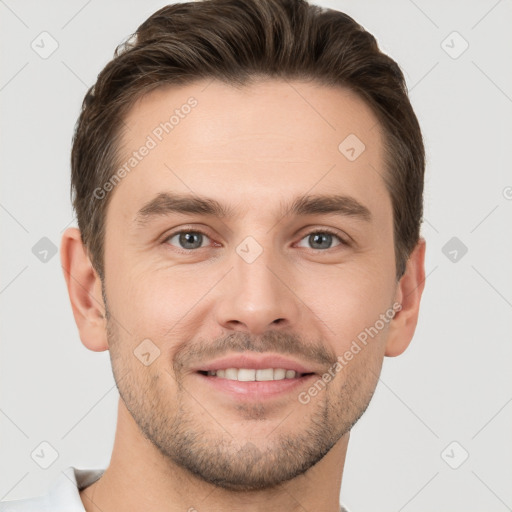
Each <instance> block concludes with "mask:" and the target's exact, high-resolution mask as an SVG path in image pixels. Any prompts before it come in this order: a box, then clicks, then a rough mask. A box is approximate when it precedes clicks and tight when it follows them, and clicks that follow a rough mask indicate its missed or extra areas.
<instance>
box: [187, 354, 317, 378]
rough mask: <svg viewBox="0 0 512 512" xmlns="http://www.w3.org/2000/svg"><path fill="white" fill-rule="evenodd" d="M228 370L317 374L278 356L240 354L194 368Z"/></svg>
mask: <svg viewBox="0 0 512 512" xmlns="http://www.w3.org/2000/svg"><path fill="white" fill-rule="evenodd" d="M227 368H251V369H255V370H264V369H265V368H283V369H285V370H295V371H296V372H297V373H317V372H316V371H315V369H313V368H311V367H310V366H307V365H305V364H302V363H300V362H298V361H295V360H293V359H290V358H288V357H283V356H281V355H278V354H258V355H255V354H248V353H246V354H238V355H230V356H225V357H221V358H219V359H214V360H213V361H209V362H208V363H205V364H202V365H200V366H197V367H196V368H194V371H196V372H199V371H212V370H225V369H227Z"/></svg>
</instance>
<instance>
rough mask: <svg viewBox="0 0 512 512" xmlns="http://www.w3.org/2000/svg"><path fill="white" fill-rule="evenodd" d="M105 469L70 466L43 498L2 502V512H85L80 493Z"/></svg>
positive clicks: (0, 508) (0, 509)
mask: <svg viewBox="0 0 512 512" xmlns="http://www.w3.org/2000/svg"><path fill="white" fill-rule="evenodd" d="M103 472H104V470H103V469H77V468H74V467H73V466H69V467H68V468H66V469H65V470H63V471H61V473H60V474H59V475H58V476H57V478H56V479H55V480H54V481H53V482H52V484H51V485H50V488H49V490H48V492H47V493H46V494H45V495H43V496H36V497H32V498H25V499H21V500H12V501H2V502H0V512H84V507H83V504H82V500H81V499H80V493H79V491H80V490H81V489H84V488H85V487H87V486H89V485H91V484H92V483H93V482H95V481H96V480H97V479H98V478H100V476H101V475H102V474H103Z"/></svg>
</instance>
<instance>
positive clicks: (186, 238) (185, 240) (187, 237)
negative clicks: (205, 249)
mask: <svg viewBox="0 0 512 512" xmlns="http://www.w3.org/2000/svg"><path fill="white" fill-rule="evenodd" d="M201 237H202V235H201V233H182V234H181V235H180V244H181V245H183V246H185V249H197V248H198V247H201V241H202V239H201ZM194 238H196V244H195V245H194ZM197 239H199V245H197ZM187 244H192V245H193V247H188V246H187Z"/></svg>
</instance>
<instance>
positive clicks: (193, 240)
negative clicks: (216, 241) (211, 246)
mask: <svg viewBox="0 0 512 512" xmlns="http://www.w3.org/2000/svg"><path fill="white" fill-rule="evenodd" d="M174 239H176V240H175V243H173V242H172V241H173V240H174ZM205 239H208V240H209V237H208V236H207V235H205V234H204V233H203V232H201V231H192V230H182V231H177V232H176V233H173V234H172V235H170V236H169V237H168V238H166V239H165V243H168V244H170V245H175V246H176V244H178V245H177V247H178V248H179V249H186V250H193V249H200V248H201V247H203V242H204V241H205Z"/></svg>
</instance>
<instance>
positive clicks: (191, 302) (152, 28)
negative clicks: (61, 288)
mask: <svg viewBox="0 0 512 512" xmlns="http://www.w3.org/2000/svg"><path fill="white" fill-rule="evenodd" d="M423 174H424V148H423V143H422V137H421V132H420V128H419V125H418V121H417V118H416V116H415V114H414V112H413V110H412V107H411V104H410V102H409V100H408V97H407V91H406V86H405V81H404V77H403V74H402V72H401V71H400V69H399V67H398V65H397V64H396V63H395V62H394V61H393V60H392V59H391V58H390V57H388V56H386V55H385V54H383V53H382V52H381V51H380V50H379V48H378V46H377V43H376V41H375V39H374V37H373V36H372V35H371V34H369V33H368V32H366V31H365V30H364V29H363V28H362V27H361V26H360V25H358V24H357V23H356V22H355V21H354V20H353V19H351V18H350V17H349V16H347V15H346V14H343V13H341V12H337V11H332V10H327V9H321V8H318V7H315V6H312V5H309V4H307V3H306V2H303V1H300V0H297V1H291V0H282V1H278V0H264V1H261V0H258V1H256V0H254V1H246V2H243V3H241V2H239V1H237V0H207V1H202V2H191V3H182V4H176V5H170V6H167V7H165V8H163V9H161V10H159V11H158V12H156V13H155V14H154V15H152V16H151V17H150V18H149V19H148V20H146V21H145V22H144V23H143V24H142V25H141V26H140V27H139V28H138V29H137V31H136V33H135V34H133V35H132V36H131V38H130V39H129V40H128V41H127V42H126V43H125V44H123V45H121V46H120V47H118V48H117V50H116V52H115V56H114V59H113V60H112V61H111V62H109V63H108V64H107V65H106V67H105V68H104V69H103V70H102V72H101V73H100V74H99V76H98V80H97V82H96V84H95V85H94V86H93V87H92V88H91V89H90V90H89V91H88V93H87V95H86V97H85V99H84V102H83V107H82V112H81V114H80V117H79V119H78V122H77V125H76V131H75V136H74V140H73V150H72V190H73V204H74V207H75V210H76V213H77V219H78V226H79V231H77V230H73V229H71V230H68V231H67V232H66V234H65V235H64V239H63V245H62V261H63V267H64V270H65V277H66V280H67V283H68V289H69V292H70V297H71V301H72V305H73V311H74V315H75V319H76V321H77V324H78V327H79V330H80V335H81V339H82V341H83V343H84V344H85V345H86V346H87V347H88V348H90V349H91V350H106V349H108V350H109V351H110V356H111V361H112V367H113V372H114V377H115V379H116V383H117V386H118V389H119V392H120V396H121V399H122V402H123V404H124V406H125V407H126V409H127V410H128V411H129V413H130V414H131V416H132V417H133V419H134V421H135V422H136V424H137V426H138V428H139V429H140V432H141V433H142V434H143V435H144V436H145V438H146V439H148V440H149V441H150V442H151V444H152V445H153V446H154V447H155V449H156V450H158V452H159V453H160V454H161V455H164V457H165V459H166V460H168V461H169V463H170V464H177V465H179V466H180V467H183V468H185V469H187V470H188V471H190V472H191V473H192V474H194V475H196V476H198V477H199V478H201V479H203V480H204V481H207V482H210V483H213V484H215V485H219V486H222V487H225V488H226V489H232V490H250V489H261V488H265V487H271V486H274V485H278V484H280V483H282V482H285V481H287V480H290V479H291V478H294V477H296V476H298V475H300V474H303V473H305V472H306V471H308V469H309V468H311V467H312V466H313V465H315V464H316V463H317V462H319V461H320V460H321V459H322V458H323V457H324V456H325V455H326V454H327V453H328V452H329V451H330V450H331V449H332V448H333V446H334V445H335V444H336V443H337V442H339V441H340V440H341V439H343V437H344V436H345V435H347V434H348V432H349V431H350V429H351V428H352V426H353V425H354V424H355V422H357V420H358V419H359V417H360V416H361V415H362V414H363V412H364V410H365V409H366V407H367V406H368V403H369V401H370V399H371V396H372V394H373V391H374V389H375V386H376V383H377V380H378V376H379V373H380V369H381V365H382V361H383V358H384V356H385V355H388V356H394V355H398V354H400V353H401V352H403V350H405V348H406V347H407V345H408V344H409V342H410V341H411V338H412V336H413V334H414V329H415V326H416V322H417V316H418V308H419V300H420V297H421V293H422V290H423V281H424V270H423V260H424V241H423V240H422V239H421V238H420V234H419V230H420V224H421V217H422V193H423ZM364 333H366V337H365V335H364ZM141 347H142V348H141ZM142 353H144V354H148V353H149V354H150V355H149V356H147V355H145V356H144V358H145V361H142V359H144V358H142V357H140V356H141V354H142ZM241 353H244V354H246V353H250V354H259V355H263V354H267V355H276V354H281V355H282V356H286V357H289V358H292V359H293V360H294V361H296V362H297V363H300V364H302V365H303V366H304V365H306V370H307V372H305V373H311V374H312V375H310V376H308V377H303V378H302V379H303V380H300V381H298V382H297V383H294V385H295V387H294V388H293V390H292V391H290V392H286V393H281V394H279V395H276V396H275V397H274V398H271V399H268V398H266V399H262V400H259V399H258V398H257V397H256V398H255V399H251V400H246V399H242V400H240V399H239V398H237V397H234V396H232V395H231V394H226V393H225V392H224V391H219V390H218V389H217V388H216V387H215V386H217V384H215V383H214V384H212V383H211V379H209V377H208V376H205V375H204V372H205V371H206V369H205V368H206V367H207V366H208V365H209V364H210V363H212V362H213V361H214V360H218V359H219V358H221V357H223V356H227V355H231V354H241ZM349 353H350V354H352V356H350V354H349ZM148 363H149V364H148ZM326 375H330V376H331V377H330V378H329V377H326ZM320 381H321V382H323V383H324V385H323V386H322V385H321V384H319V382H320ZM312 387H315V389H317V391H316V392H315V391H311V389H312ZM320 388H321V389H320ZM275 461H279V464H276V462H275ZM248 468H250V469H248Z"/></svg>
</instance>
